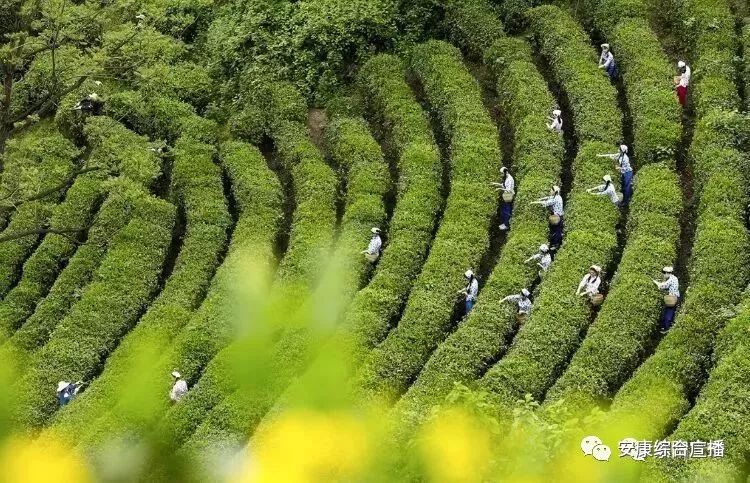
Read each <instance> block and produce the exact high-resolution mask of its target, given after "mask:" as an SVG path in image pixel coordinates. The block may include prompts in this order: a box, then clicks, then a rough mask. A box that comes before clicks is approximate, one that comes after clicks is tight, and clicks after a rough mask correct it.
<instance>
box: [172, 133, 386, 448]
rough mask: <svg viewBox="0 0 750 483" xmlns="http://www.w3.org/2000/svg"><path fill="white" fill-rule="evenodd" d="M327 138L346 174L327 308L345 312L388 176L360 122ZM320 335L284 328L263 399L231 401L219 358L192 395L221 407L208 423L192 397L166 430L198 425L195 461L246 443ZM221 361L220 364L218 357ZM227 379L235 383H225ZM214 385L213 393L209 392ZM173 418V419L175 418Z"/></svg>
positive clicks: (380, 217) (240, 395) (381, 214)
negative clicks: (333, 292)
mask: <svg viewBox="0 0 750 483" xmlns="http://www.w3.org/2000/svg"><path fill="white" fill-rule="evenodd" d="M326 140H327V145H328V152H329V153H330V156H331V158H332V159H333V161H334V162H336V163H337V164H338V165H339V166H342V167H343V168H344V170H345V171H346V172H347V173H348V177H347V194H346V207H345V212H344V218H343V220H342V226H341V233H340V236H339V238H338V241H337V246H336V249H335V251H334V253H333V257H332V258H333V260H334V261H335V262H334V265H335V266H334V267H333V269H332V270H333V274H334V276H335V277H337V282H336V289H337V290H339V292H338V294H337V297H336V299H337V300H336V301H335V302H333V303H330V302H329V306H330V309H331V310H333V311H334V312H333V313H340V312H341V311H342V310H343V309H344V308H345V307H346V305H347V304H348V302H349V301H350V300H351V298H352V297H353V296H354V293H355V292H356V291H357V290H358V288H359V287H360V285H361V282H362V279H363V276H364V275H366V272H367V270H368V268H369V262H367V261H366V260H365V258H364V257H363V256H362V254H361V253H360V252H361V251H362V250H363V248H365V246H366V244H367V239H368V234H369V229H370V228H371V227H372V226H380V225H381V223H382V222H383V221H385V206H384V204H383V197H384V195H385V193H386V192H387V190H388V182H389V173H388V169H387V166H386V164H385V162H384V161H383V154H382V153H381V151H380V146H379V145H378V143H377V142H376V141H375V139H373V137H372V135H371V134H370V133H369V131H368V128H367V125H366V124H365V123H364V122H363V121H362V120H358V119H352V118H338V119H334V120H333V121H332V122H331V123H330V124H329V125H328V126H327V128H326ZM323 286H325V284H323ZM321 336H324V337H325V336H326V334H325V331H323V333H317V331H316V330H314V329H311V328H310V327H289V328H287V329H285V332H284V333H283V334H282V335H281V338H280V339H279V341H278V342H276V343H275V345H274V348H273V349H272V352H271V356H270V359H271V360H270V367H269V370H268V374H267V375H266V377H268V379H269V381H270V384H269V385H267V386H265V387H264V388H263V394H262V395H259V394H257V393H254V392H251V393H250V394H248V390H247V388H241V389H239V390H238V391H236V392H234V394H231V395H228V394H227V391H231V390H233V389H236V388H237V383H236V382H234V381H232V380H231V379H232V378H231V377H229V378H228V377H227V375H228V374H229V375H231V372H232V370H231V368H230V367H231V360H232V359H231V358H229V359H228V358H227V357H226V356H227V354H224V353H221V354H219V355H218V356H217V357H216V358H214V360H213V361H212V362H211V365H210V367H211V369H214V371H213V373H211V374H210V373H209V370H208V369H207V370H206V373H205V374H204V377H202V378H201V381H200V383H199V384H198V386H197V387H196V391H195V397H196V398H197V400H199V401H200V400H204V401H205V400H206V399H207V398H206V397H205V394H201V395H199V391H204V392H205V390H206V389H208V390H209V391H214V392H216V393H217V395H222V396H226V397H225V398H224V399H223V401H222V402H221V403H220V404H218V405H217V406H216V407H214V408H213V410H212V411H211V412H210V414H208V415H207V417H206V418H205V419H204V418H203V417H202V413H201V412H200V411H196V410H195V409H196V408H195V405H192V406H191V404H190V403H191V402H192V401H191V397H188V398H186V399H185V401H184V403H183V404H180V405H179V406H177V407H175V409H174V410H173V411H172V412H171V414H170V415H169V416H168V417H167V418H166V419H165V425H164V426H165V427H169V428H180V427H181V426H182V427H184V426H185V424H184V423H183V424H180V422H181V420H183V421H184V420H186V419H187V420H190V421H192V425H193V427H195V426H197V425H198V424H200V427H198V429H197V431H195V434H193V435H192V437H191V438H190V440H188V441H187V443H186V446H185V448H184V450H185V451H186V452H189V453H190V452H192V453H193V454H194V455H197V454H200V453H201V451H202V450H206V449H209V448H212V447H216V446H217V445H226V444H232V443H241V442H243V441H244V440H246V439H247V436H248V434H250V433H251V431H252V429H253V428H254V427H255V426H256V425H257V424H258V422H259V421H260V419H261V418H262V417H263V416H264V415H265V414H266V412H267V411H268V410H269V409H270V408H271V406H272V405H273V403H274V401H275V400H276V398H277V397H278V396H279V395H280V394H281V393H282V391H283V390H284V389H285V388H286V387H287V386H288V385H289V382H290V381H291V380H292V378H293V377H294V376H295V375H296V374H298V373H299V372H300V371H301V370H302V369H303V368H304V367H305V365H306V363H307V362H308V361H309V359H310V357H311V356H312V354H311V349H313V348H314V344H311V342H312V341H313V340H315V339H316V338H317V339H319V338H320V337H321ZM241 345H242V344H239V346H241ZM233 349H235V350H236V349H239V350H242V349H243V348H242V347H236V348H229V351H231V350H233ZM224 352H228V351H224ZM222 356H224V357H223V359H220V358H222ZM217 367H218V368H219V370H218V371H216V368H217ZM208 376H212V377H208ZM222 379H225V380H226V379H230V380H229V381H226V382H225V381H222ZM212 382H213V384H212ZM227 382H228V383H230V384H227ZM217 383H218V384H217ZM211 384H212V385H213V386H214V387H210V386H209V387H207V386H206V385H211ZM191 396H192V395H191ZM172 415H174V416H175V417H170V416H172ZM183 434H185V433H183ZM188 434H189V433H188ZM181 441H184V439H182V438H180V437H179V435H178V437H177V438H176V442H177V443H180V442H181Z"/></svg>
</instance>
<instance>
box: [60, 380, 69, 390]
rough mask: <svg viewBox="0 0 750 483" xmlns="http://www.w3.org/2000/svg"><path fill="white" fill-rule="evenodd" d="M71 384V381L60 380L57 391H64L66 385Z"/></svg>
mask: <svg viewBox="0 0 750 483" xmlns="http://www.w3.org/2000/svg"><path fill="white" fill-rule="evenodd" d="M69 385H70V383H69V382H66V381H60V382H58V383H57V392H60V391H62V390H63V389H65V388H66V387H68V386H69Z"/></svg>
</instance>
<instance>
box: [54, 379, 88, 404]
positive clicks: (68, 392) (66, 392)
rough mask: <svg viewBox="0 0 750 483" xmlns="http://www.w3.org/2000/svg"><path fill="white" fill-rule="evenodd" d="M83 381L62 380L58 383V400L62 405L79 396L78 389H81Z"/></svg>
mask: <svg viewBox="0 0 750 483" xmlns="http://www.w3.org/2000/svg"><path fill="white" fill-rule="evenodd" d="M82 386H83V381H78V382H67V381H60V382H58V383H57V402H58V404H59V405H60V407H63V406H66V405H68V404H69V403H70V401H72V400H73V399H75V397H76V396H78V391H80V390H81V387H82Z"/></svg>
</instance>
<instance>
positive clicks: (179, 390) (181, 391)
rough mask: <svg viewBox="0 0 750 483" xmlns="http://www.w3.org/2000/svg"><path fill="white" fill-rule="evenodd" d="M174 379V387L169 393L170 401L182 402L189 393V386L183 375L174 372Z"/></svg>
mask: <svg viewBox="0 0 750 483" xmlns="http://www.w3.org/2000/svg"><path fill="white" fill-rule="evenodd" d="M172 377H173V378H174V385H173V386H172V390H170V391H169V399H171V400H172V402H173V403H177V402H180V401H181V400H182V398H184V397H185V394H187V392H188V385H187V382H186V381H185V379H183V378H182V374H180V373H179V372H177V371H172Z"/></svg>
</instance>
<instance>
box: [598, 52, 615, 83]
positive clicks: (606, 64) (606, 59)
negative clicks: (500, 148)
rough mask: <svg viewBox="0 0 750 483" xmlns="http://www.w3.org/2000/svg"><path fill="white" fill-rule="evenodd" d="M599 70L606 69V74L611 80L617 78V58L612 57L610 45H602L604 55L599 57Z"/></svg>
mask: <svg viewBox="0 0 750 483" xmlns="http://www.w3.org/2000/svg"><path fill="white" fill-rule="evenodd" d="M599 68H600V69H604V72H605V73H606V74H607V76H608V77H609V78H610V79H613V78H615V77H616V76H617V65H616V64H615V56H614V55H612V51H611V50H610V48H609V44H602V55H601V56H600V57H599Z"/></svg>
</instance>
